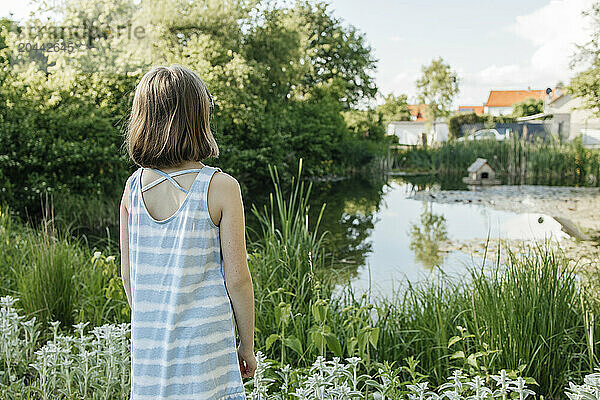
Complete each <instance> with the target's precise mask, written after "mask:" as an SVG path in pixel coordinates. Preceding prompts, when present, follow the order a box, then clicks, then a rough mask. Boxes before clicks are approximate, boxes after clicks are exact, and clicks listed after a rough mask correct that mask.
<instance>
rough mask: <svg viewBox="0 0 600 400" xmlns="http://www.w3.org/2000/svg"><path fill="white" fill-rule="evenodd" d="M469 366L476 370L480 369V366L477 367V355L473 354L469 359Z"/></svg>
mask: <svg viewBox="0 0 600 400" xmlns="http://www.w3.org/2000/svg"><path fill="white" fill-rule="evenodd" d="M467 364H469V365H471V366H473V367H475V368H479V366H478V365H477V358H476V357H475V354H471V355H470V356H469V357H467Z"/></svg>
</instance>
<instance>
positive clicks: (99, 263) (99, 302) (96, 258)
mask: <svg viewBox="0 0 600 400" xmlns="http://www.w3.org/2000/svg"><path fill="white" fill-rule="evenodd" d="M0 232H2V233H3V235H2V240H1V241H0V255H1V256H0V277H1V278H2V281H3V285H2V287H1V288H0V292H1V293H3V294H11V295H15V296H17V297H19V299H20V300H19V301H20V303H21V304H20V306H21V307H22V308H23V309H24V311H25V312H26V313H27V315H29V316H35V317H36V318H37V320H38V321H40V322H41V323H42V324H45V323H46V322H47V321H50V320H58V321H60V322H61V323H62V324H63V325H65V326H71V325H72V323H73V322H74V321H75V320H84V321H88V322H91V323H93V324H95V325H101V324H104V323H112V322H123V321H125V320H127V319H128V318H129V306H128V304H127V300H126V297H125V291H124V289H123V284H122V282H121V278H120V272H119V271H118V268H117V261H116V258H115V257H114V256H104V255H102V254H101V252H99V251H92V250H90V249H89V248H88V247H87V246H86V245H84V244H83V243H82V241H81V240H77V239H75V238H74V237H73V236H72V235H71V234H70V233H69V232H68V231H66V232H64V231H61V230H58V229H56V227H55V224H54V223H53V221H52V220H47V219H44V220H43V222H42V224H41V229H39V230H38V229H33V228H30V227H26V226H23V225H21V224H20V223H19V222H18V220H17V218H16V216H15V215H11V212H10V209H9V208H8V207H6V206H4V207H2V208H1V209H0Z"/></svg>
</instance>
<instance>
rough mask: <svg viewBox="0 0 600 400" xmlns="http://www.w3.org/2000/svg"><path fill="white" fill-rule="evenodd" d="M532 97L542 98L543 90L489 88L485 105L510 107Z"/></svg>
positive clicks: (543, 96)
mask: <svg viewBox="0 0 600 400" xmlns="http://www.w3.org/2000/svg"><path fill="white" fill-rule="evenodd" d="M530 97H533V98H534V99H544V98H545V97H546V91H545V90H491V91H490V96H489V97H488V101H487V103H486V104H485V105H486V106H487V107H512V106H513V104H516V103H520V102H522V101H524V100H525V99H528V98H530Z"/></svg>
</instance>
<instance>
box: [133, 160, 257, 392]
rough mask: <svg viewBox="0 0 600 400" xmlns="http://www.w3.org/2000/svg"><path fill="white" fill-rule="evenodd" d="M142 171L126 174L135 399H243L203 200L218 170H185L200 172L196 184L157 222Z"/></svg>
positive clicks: (216, 246) (215, 238) (215, 241)
mask: <svg viewBox="0 0 600 400" xmlns="http://www.w3.org/2000/svg"><path fill="white" fill-rule="evenodd" d="M142 171H143V168H139V169H138V170H137V171H136V172H134V173H133V175H132V176H131V179H130V180H129V189H130V197H129V225H128V227H129V266H130V281H131V295H132V299H131V302H132V314H131V326H132V334H131V400H146V399H152V400H157V399H172V400H246V396H245V394H244V385H243V382H242V377H241V373H240V368H239V364H238V358H237V349H236V341H235V330H234V316H233V311H232V308H231V303H230V299H229V295H228V294H227V289H226V288H225V280H224V269H223V258H222V255H221V247H220V237H219V227H218V226H216V225H215V224H214V223H213V222H212V220H211V219H210V216H209V213H208V207H207V201H206V199H207V193H208V184H209V182H210V179H211V177H212V176H213V174H214V173H215V172H216V171H221V169H220V168H218V167H210V166H207V165H205V166H204V167H203V168H201V169H198V170H185V171H187V172H190V171H191V172H195V171H198V174H197V175H196V178H195V180H194V183H193V184H192V186H191V187H190V189H189V192H187V195H186V198H185V200H184V202H183V203H182V204H181V207H180V208H179V209H178V210H177V211H176V212H175V213H174V214H173V215H172V216H170V217H169V218H167V219H165V220H160V221H159V220H156V219H154V218H153V217H152V216H151V215H150V214H149V212H148V210H147V209H146V206H145V204H144V202H143V198H142V188H141V178H140V176H141V172H142ZM160 172H162V171H160ZM183 172H184V171H178V172H177V173H172V174H170V176H171V177H172V176H175V175H178V174H179V173H183ZM163 174H164V173H163ZM167 179H169V178H167ZM160 180H164V178H160ZM169 180H171V179H169ZM153 184H154V183H151V184H150V185H148V186H147V187H148V188H149V187H150V186H152V185H153ZM180 189H182V188H181V187H180ZM144 190H146V187H144ZM182 190H184V189H182ZM184 192H186V191H185V190H184Z"/></svg>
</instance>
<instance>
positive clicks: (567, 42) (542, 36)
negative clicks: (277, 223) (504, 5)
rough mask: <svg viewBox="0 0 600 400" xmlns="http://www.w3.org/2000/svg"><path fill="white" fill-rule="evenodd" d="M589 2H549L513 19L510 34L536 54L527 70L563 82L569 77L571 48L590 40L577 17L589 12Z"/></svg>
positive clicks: (585, 21)
mask: <svg viewBox="0 0 600 400" xmlns="http://www.w3.org/2000/svg"><path fill="white" fill-rule="evenodd" d="M592 4H593V1H592V0H552V1H550V3H548V4H546V5H545V6H543V7H541V8H539V9H537V10H535V11H534V12H532V13H531V14H527V15H521V16H518V17H517V18H516V22H515V24H514V25H512V26H511V27H510V30H511V31H513V32H514V33H516V34H517V35H518V36H519V37H521V38H523V39H525V40H527V41H529V42H531V43H532V44H533V45H534V46H535V47H536V50H535V51H534V53H533V54H532V56H531V60H530V65H529V68H530V69H532V70H534V71H536V72H540V73H542V74H547V75H550V76H554V77H555V78H556V79H561V78H560V77H561V76H562V79H563V80H564V79H565V78H566V77H568V76H571V75H572V74H573V72H572V71H570V70H569V61H570V60H571V57H572V55H573V53H574V52H575V44H582V43H584V42H585V41H586V40H588V38H589V37H590V32H591V31H590V26H589V21H588V19H587V18H585V17H584V16H583V15H582V14H581V13H582V11H584V10H588V9H590V7H591V6H592Z"/></svg>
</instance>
